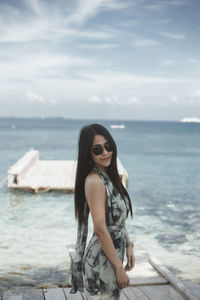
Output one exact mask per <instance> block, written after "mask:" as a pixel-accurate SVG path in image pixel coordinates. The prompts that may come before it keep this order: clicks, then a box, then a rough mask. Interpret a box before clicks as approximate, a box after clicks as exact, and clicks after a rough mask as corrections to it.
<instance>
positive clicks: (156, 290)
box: [140, 285, 171, 300]
mask: <svg viewBox="0 0 200 300" xmlns="http://www.w3.org/2000/svg"><path fill="white" fill-rule="evenodd" d="M140 290H142V291H143V292H144V294H145V295H146V296H147V297H149V299H152V300H170V299H171V298H170V297H169V296H168V295H166V293H165V291H164V290H163V289H161V288H160V286H159V285H155V286H141V287H140Z"/></svg>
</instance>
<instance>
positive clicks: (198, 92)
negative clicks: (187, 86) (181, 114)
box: [194, 90, 200, 98]
mask: <svg viewBox="0 0 200 300" xmlns="http://www.w3.org/2000/svg"><path fill="white" fill-rule="evenodd" d="M194 96H195V97H198V98H200V90H196V91H194Z"/></svg>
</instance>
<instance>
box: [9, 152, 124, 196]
mask: <svg viewBox="0 0 200 300" xmlns="http://www.w3.org/2000/svg"><path fill="white" fill-rule="evenodd" d="M76 166H77V161H75V160H40V159H39V152H38V151H37V150H34V149H31V150H29V151H28V152H26V153H25V155H24V156H23V157H22V158H21V159H19V160H18V161H17V162H16V163H15V164H14V165H13V166H11V167H10V168H9V170H8V188H9V190H13V189H21V190H31V191H34V192H35V193H37V192H40V191H49V190H54V191H64V192H73V191H74V185H75V174H76ZM117 166H118V171H119V174H120V177H121V180H122V183H123V184H124V186H126V182H127V178H128V174H127V171H126V170H125V168H124V167H123V165H122V163H121V162H120V160H119V158H118V159H117Z"/></svg>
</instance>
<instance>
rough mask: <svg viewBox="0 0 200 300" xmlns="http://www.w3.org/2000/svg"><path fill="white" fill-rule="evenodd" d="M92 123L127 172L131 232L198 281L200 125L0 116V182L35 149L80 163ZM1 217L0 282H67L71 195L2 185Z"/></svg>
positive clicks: (172, 266)
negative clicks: (82, 138) (82, 137)
mask: <svg viewBox="0 0 200 300" xmlns="http://www.w3.org/2000/svg"><path fill="white" fill-rule="evenodd" d="M94 122H95V123H96V122H97V123H100V124H102V125H104V126H105V127H106V128H107V129H108V130H109V131H110V133H111V134H112V136H113V138H114V140H115V141H116V144H117V148H118V156H119V158H120V160H121V162H122V164H123V166H124V167H125V169H126V170H127V172H128V187H127V189H128V192H129V195H130V197H131V200H132V205H133V209H134V216H133V219H131V218H130V217H129V218H128V219H127V230H128V232H129V235H130V237H131V238H132V239H133V240H134V241H136V242H138V243H140V244H141V245H142V246H143V247H144V248H145V249H146V250H147V252H148V253H150V254H151V255H153V256H156V257H157V258H158V259H159V260H160V261H161V262H162V263H163V264H165V265H166V266H167V267H168V268H169V269H170V270H171V271H172V272H173V273H174V274H175V275H176V276H178V277H179V278H180V279H186V278H190V279H192V280H194V281H196V282H198V283H200V274H199V269H200V255H199V249H200V223H199V219H200V206H199V200H200V199H199V198H200V196H199V195H200V185H199V182H200V174H199V167H200V124H198V123H187V122H186V123H182V122H180V121H157V120H156V121H153V120H149V121H147V120H134V121H133V120H116V119H115V120H114V119H113V120H103V119H101V120H94V119H73V118H64V117H34V118H18V117H0V141H1V143H0V154H1V155H0V182H2V181H3V180H4V179H5V178H6V176H7V172H8V169H9V167H10V166H11V165H13V164H14V163H15V162H16V161H17V160H18V159H20V158H21V157H22V156H23V155H24V154H25V153H26V152H27V151H28V150H29V149H30V148H34V149H36V150H38V151H39V153H40V159H48V160H51V159H52V160H76V159H77V144H78V136H79V131H80V129H81V127H82V126H84V125H87V124H90V123H94ZM112 125H118V127H116V128H112V127H111V126H112ZM119 125H124V127H123V126H122V127H121V128H120V126H119ZM0 186H1V185H0ZM0 214H1V217H0V229H1V230H0V232H1V233H0V257H1V261H0V285H1V286H2V287H3V288H6V287H11V286H34V285H36V284H41V283H43V284H44V283H46V284H55V285H59V284H62V283H63V282H64V280H65V275H66V270H67V268H68V267H69V257H68V255H67V246H69V245H70V244H74V243H75V241H76V230H77V228H76V221H75V219H74V203H73V195H71V194H63V193H56V192H49V193H45V194H38V195H36V194H33V193H29V192H19V191H14V192H10V191H8V188H7V183H5V184H3V185H2V186H1V188H0ZM89 224H90V225H89V235H90V234H91V233H92V223H91V219H90V223H89ZM88 238H89V237H88Z"/></svg>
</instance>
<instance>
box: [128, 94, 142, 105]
mask: <svg viewBox="0 0 200 300" xmlns="http://www.w3.org/2000/svg"><path fill="white" fill-rule="evenodd" d="M127 104H128V105H135V106H141V101H140V100H139V98H138V97H135V96H134V97H131V98H129V99H128V100H127Z"/></svg>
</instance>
